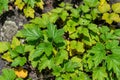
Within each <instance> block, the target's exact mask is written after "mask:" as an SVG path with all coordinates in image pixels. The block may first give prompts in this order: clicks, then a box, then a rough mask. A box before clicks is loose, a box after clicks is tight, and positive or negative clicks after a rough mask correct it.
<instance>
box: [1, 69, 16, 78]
mask: <svg viewBox="0 0 120 80" xmlns="http://www.w3.org/2000/svg"><path fill="white" fill-rule="evenodd" d="M15 78H16V75H15V72H14V70H12V69H3V70H2V75H0V80H14V79H15Z"/></svg>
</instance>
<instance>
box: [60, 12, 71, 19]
mask: <svg viewBox="0 0 120 80" xmlns="http://www.w3.org/2000/svg"><path fill="white" fill-rule="evenodd" d="M68 15H69V14H68V12H67V11H62V12H61V14H60V18H61V19H62V20H63V21H65V20H66V18H67V16H68Z"/></svg>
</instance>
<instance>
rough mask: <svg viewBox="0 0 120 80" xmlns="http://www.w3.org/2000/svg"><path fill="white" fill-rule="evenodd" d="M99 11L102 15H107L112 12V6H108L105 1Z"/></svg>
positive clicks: (100, 5)
mask: <svg viewBox="0 0 120 80" xmlns="http://www.w3.org/2000/svg"><path fill="white" fill-rule="evenodd" d="M101 2H102V1H101ZM98 10H99V11H100V12H101V13H106V12H107V11H110V4H108V3H107V2H106V1H104V2H102V3H100V4H99V6H98Z"/></svg>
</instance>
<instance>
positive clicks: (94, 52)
mask: <svg viewBox="0 0 120 80" xmlns="http://www.w3.org/2000/svg"><path fill="white" fill-rule="evenodd" d="M88 53H89V54H90V56H91V57H90V58H91V60H93V61H94V64H95V67H97V66H98V65H99V64H100V63H101V62H102V61H103V59H105V56H106V51H105V47H104V45H103V44H102V43H97V44H96V45H95V46H93V47H92V49H91V50H89V51H88Z"/></svg>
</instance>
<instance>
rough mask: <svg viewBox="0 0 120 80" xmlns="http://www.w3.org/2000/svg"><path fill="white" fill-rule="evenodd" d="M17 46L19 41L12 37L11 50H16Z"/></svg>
mask: <svg viewBox="0 0 120 80" xmlns="http://www.w3.org/2000/svg"><path fill="white" fill-rule="evenodd" d="M19 45H20V41H19V40H18V39H17V38H16V37H13V39H12V44H11V48H12V49H14V48H16V47H17V46H19Z"/></svg>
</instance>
